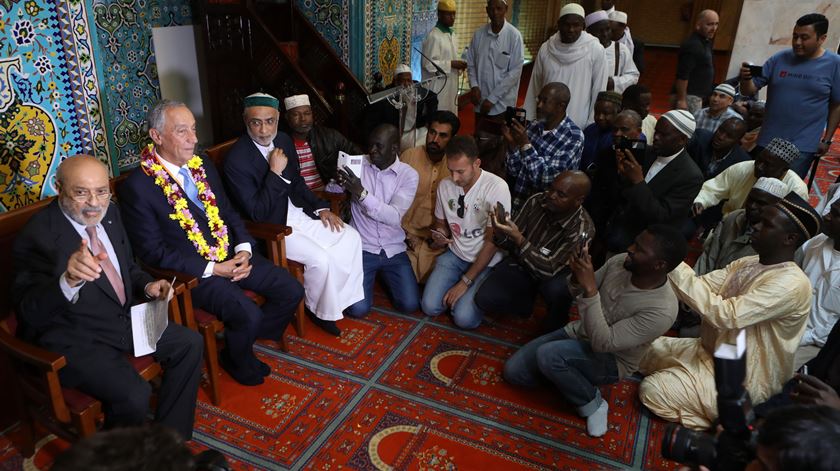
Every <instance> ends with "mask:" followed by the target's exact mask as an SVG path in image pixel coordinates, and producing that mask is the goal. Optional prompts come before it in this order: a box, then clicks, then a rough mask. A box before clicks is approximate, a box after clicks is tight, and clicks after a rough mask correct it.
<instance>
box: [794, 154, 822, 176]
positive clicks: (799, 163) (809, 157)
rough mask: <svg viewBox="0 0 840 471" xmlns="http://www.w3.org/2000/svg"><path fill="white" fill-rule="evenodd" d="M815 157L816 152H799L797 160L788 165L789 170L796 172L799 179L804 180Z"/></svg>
mask: <svg viewBox="0 0 840 471" xmlns="http://www.w3.org/2000/svg"><path fill="white" fill-rule="evenodd" d="M816 157H817V153H816V152H799V158H797V159H796V160H794V161H793V162H791V163H790V169H791V170H793V171H794V172H796V174H797V175H799V178H801V179H803V180H805V177H807V176H808V171H810V170H811V164H812V163H813V162H814V159H815V158H816Z"/></svg>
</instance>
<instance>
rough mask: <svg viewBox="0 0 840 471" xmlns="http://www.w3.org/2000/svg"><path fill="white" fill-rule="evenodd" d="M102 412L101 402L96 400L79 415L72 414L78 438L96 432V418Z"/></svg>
mask: <svg viewBox="0 0 840 471" xmlns="http://www.w3.org/2000/svg"><path fill="white" fill-rule="evenodd" d="M101 414H102V404H101V403H99V402H97V403H96V404H94V405H93V406H91V407H89V408H88V409H87V410H85V411H84V412H82V413H81V414H79V415H74V416H73V422H74V425H75V426H76V430H78V431H79V438H85V437H89V436H91V435H93V434H94V433H96V420H97V419H98V418H99V416H100V415H101Z"/></svg>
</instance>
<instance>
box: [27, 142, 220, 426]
mask: <svg viewBox="0 0 840 471" xmlns="http://www.w3.org/2000/svg"><path fill="white" fill-rule="evenodd" d="M57 182H58V198H57V199H56V200H55V201H53V202H52V203H51V204H50V205H49V206H47V208H46V209H44V210H43V211H41V212H40V213H38V214H36V215H35V216H33V217H32V219H31V220H30V221H29V223H28V224H27V225H26V227H25V228H24V229H23V231H22V232H21V233H20V235H18V237H17V239H16V240H15V245H14V248H13V259H14V265H15V267H16V270H17V271H16V273H15V278H14V284H13V288H12V293H13V294H12V296H13V297H14V299H13V301H14V303H15V306H17V313H18V315H19V318H20V324H21V325H20V327H19V329H18V332H19V333H20V335H21V337H23V338H24V340H27V341H29V342H34V343H37V344H38V345H41V346H42V347H44V348H46V349H48V350H50V351H53V352H56V353H60V354H62V355H64V356H65V357H66V358H67V366H65V367H64V368H62V369H61V371H60V373H59V374H60V376H61V382H62V386H66V387H71V388H77V389H79V390H81V391H83V392H85V393H87V394H90V395H91V396H93V397H95V398H97V399H99V400H101V401H102V403H103V405H104V407H105V424H106V426H107V427H114V426H133V425H140V424H142V423H143V421H144V420H145V418H146V414H147V412H148V410H149V398H150V396H151V386H150V385H149V383H148V382H146V380H144V379H143V378H142V377H141V376H140V375H139V374H137V372H136V371H135V370H134V368H133V367H132V366H131V364H130V363H129V362H128V359H127V358H126V355H130V354H131V353H132V351H133V342H132V332H131V315H130V308H131V305H132V304H136V303H135V300H141V299H144V300H149V299H164V300H165V299H167V298H168V296H169V294H170V291H171V286H170V285H169V282H168V281H166V280H157V281H155V280H153V279H152V277H151V276H149V275H148V274H147V273H145V272H143V271H142V270H141V269H140V268H139V267H138V266H137V264H135V263H134V259H133V256H132V253H131V246H130V245H129V243H128V238H127V236H126V233H125V230H124V229H123V225H122V219H121V218H120V213H119V211H118V210H117V208H116V206H114V205H112V204H111V203H110V200H109V198H110V196H111V193H110V189H109V186H108V170H107V169H106V168H105V165H103V164H102V163H101V162H99V161H98V160H96V159H95V158H93V157H90V156H76V157H72V158H70V159H67V160H65V161H64V162H62V164H61V166H60V167H59V169H58V173H57ZM202 345H203V344H202V341H201V336H200V335H199V334H198V333H197V332H194V331H191V330H189V329H187V328H185V327H183V326H180V325H176V324H169V326H167V328H166V330H164V332H163V334H162V336H161V338H160V340H159V341H158V343H157V350H156V351H155V353H154V354H153V356H154V358H155V360H156V361H158V362H160V363H161V365H162V366H163V369H164V371H165V374H164V377H163V384H162V386H161V389H160V395H159V397H158V408H157V412H156V420H157V421H159V422H161V423H163V424H165V425H167V426H169V427H172V428H173V429H175V430H176V431H178V432H179V433H180V434H181V435H182V436H183V437H184V438H185V439H187V440H189V439H190V437H191V436H192V428H193V418H194V415H195V401H196V395H197V393H198V381H199V375H200V373H201V358H202Z"/></svg>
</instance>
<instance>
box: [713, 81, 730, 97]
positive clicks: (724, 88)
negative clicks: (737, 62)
mask: <svg viewBox="0 0 840 471" xmlns="http://www.w3.org/2000/svg"><path fill="white" fill-rule="evenodd" d="M715 91H716V92H718V93H723V94H724V95H729V96H730V97H732V98H735V87H733V86H732V85H729V84H728V83H722V84H720V85H718V86H717V87H715Z"/></svg>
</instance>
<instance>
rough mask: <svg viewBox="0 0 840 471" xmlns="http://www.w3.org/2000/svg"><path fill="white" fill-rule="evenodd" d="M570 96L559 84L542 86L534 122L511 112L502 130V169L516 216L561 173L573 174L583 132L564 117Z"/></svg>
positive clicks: (579, 153)
mask: <svg viewBox="0 0 840 471" xmlns="http://www.w3.org/2000/svg"><path fill="white" fill-rule="evenodd" d="M570 99H571V94H570V93H569V87H567V86H566V85H565V84H563V83H560V82H552V83H549V84H547V85H545V86H544V87H543V88H542V90H540V94H539V96H538V97H537V120H536V121H533V122H531V123H528V122H527V121H525V120H524V118H522V119H518V118H517V116H519V115H518V114H517V113H516V112H517V110H516V109H511V110H510V113H509V114H508V115H507V116H508V119H507V122H506V124H505V126H503V127H502V136H504V138H505V142H507V146H508V153H507V160H506V163H505V167H506V170H507V176H508V184H509V185H510V186H511V196H512V197H513V211H512V213H513V214H514V215H516V213H517V212H518V211H519V210H520V208H522V206H523V205H524V204H525V201H526V200H527V199H528V198H529V197H530V196H531V195H533V194H535V193H539V192H541V191H543V190H545V189H547V188H548V187H549V186H551V182H552V181H554V177H556V176H557V175H559V174H560V173H562V172H563V171H565V170H577V169H578V167H579V165H580V158H581V155H582V154H583V131H581V130H580V128H579V127H578V126H577V125H576V124H575V123H574V122H572V120H571V119H569V117H568V116H566V107H568V106H569V100H570Z"/></svg>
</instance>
